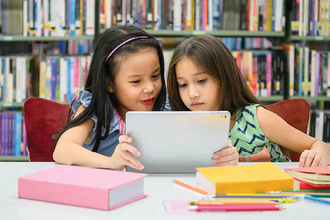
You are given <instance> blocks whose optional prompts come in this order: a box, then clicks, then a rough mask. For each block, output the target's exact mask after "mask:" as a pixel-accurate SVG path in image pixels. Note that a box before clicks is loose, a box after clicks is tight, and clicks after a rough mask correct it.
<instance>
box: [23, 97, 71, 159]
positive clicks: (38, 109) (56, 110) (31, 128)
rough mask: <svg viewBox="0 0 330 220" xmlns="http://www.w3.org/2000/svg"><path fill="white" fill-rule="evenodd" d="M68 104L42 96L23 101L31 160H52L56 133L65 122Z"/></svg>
mask: <svg viewBox="0 0 330 220" xmlns="http://www.w3.org/2000/svg"><path fill="white" fill-rule="evenodd" d="M68 111H69V104H60V103H56V102H53V101H50V100H46V99H42V98H29V99H27V100H26V101H25V103H24V118H25V125H26V134H27V142H28V150H29V160H30V161H31V162H37V161H38V162H50V161H54V160H53V145H54V143H55V139H56V135H57V134H59V133H60V132H61V130H62V128H63V126H65V125H66V124H67V117H68Z"/></svg>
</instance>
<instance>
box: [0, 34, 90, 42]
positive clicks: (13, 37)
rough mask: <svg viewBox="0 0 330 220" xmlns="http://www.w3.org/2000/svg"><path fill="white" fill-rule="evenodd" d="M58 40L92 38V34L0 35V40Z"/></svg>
mask: <svg viewBox="0 0 330 220" xmlns="http://www.w3.org/2000/svg"><path fill="white" fill-rule="evenodd" d="M60 40H67V41H68V40H94V36H92V35H91V36H89V35H84V36H50V37H24V36H22V35H0V41H5V42H7V41H8V42H12V41H60Z"/></svg>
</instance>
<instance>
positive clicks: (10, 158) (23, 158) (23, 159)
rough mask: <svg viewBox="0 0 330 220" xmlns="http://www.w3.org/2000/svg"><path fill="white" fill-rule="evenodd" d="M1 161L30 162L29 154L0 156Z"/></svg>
mask: <svg viewBox="0 0 330 220" xmlns="http://www.w3.org/2000/svg"><path fill="white" fill-rule="evenodd" d="M0 162H29V157H28V156H0Z"/></svg>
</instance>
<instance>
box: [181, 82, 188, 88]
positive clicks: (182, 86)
mask: <svg viewBox="0 0 330 220" xmlns="http://www.w3.org/2000/svg"><path fill="white" fill-rule="evenodd" d="M186 86H187V84H186V83H184V84H181V85H179V87H180V88H184V87H186Z"/></svg>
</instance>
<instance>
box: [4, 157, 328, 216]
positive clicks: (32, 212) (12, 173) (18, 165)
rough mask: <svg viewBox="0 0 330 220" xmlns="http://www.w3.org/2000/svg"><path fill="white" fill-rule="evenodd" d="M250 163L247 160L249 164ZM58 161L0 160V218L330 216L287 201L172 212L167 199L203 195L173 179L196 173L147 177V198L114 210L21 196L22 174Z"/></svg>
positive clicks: (324, 208)
mask: <svg viewBox="0 0 330 220" xmlns="http://www.w3.org/2000/svg"><path fill="white" fill-rule="evenodd" d="M245 164H246V163H245ZM275 164H276V165H277V166H278V167H280V168H282V169H283V168H289V167H297V166H298V163H275ZM55 165H56V164H55V163H40V162H34V163H33V162H26V163H24V162H1V163H0V220H8V219H24V220H27V219H31V220H38V219H47V220H51V219H78V220H84V219H88V220H95V219H111V220H122V219H129V220H135V219H203V220H206V219H207V220H209V219H217V220H227V219H228V220H233V219H240V220H242V219H243V220H248V219H253V220H255V219H261V220H269V219H279V220H283V219H290V220H291V219H295V220H301V219H308V220H314V219H327V220H329V219H330V206H329V205H324V204H318V203H313V202H308V201H299V202H296V203H293V204H284V205H283V206H284V207H285V208H286V209H285V210H282V211H265V212H213V213H212V212H209V213H205V212H204V213H191V214H190V213H189V214H170V213H167V212H166V210H165V207H164V205H163V201H164V200H183V199H186V200H196V199H199V198H200V196H198V195H197V194H194V193H191V192H189V191H186V190H183V189H180V188H179V187H177V186H175V185H174V184H173V182H172V179H174V178H176V179H178V180H181V181H183V182H185V183H188V184H191V185H193V186H195V185H196V183H195V181H196V178H195V175H194V174H173V175H172V174H167V175H165V174H158V175H157V174H154V175H149V176H148V177H147V178H145V192H146V194H147V195H148V196H147V197H146V198H144V199H142V200H139V201H137V202H134V203H131V204H128V205H125V206H122V207H120V208H118V209H114V210H112V211H102V210H96V209H89V208H82V207H76V206H69V205H61V204H56V203H48V202H42V201H34V200H27V199H19V198H18V195H17V180H18V178H19V177H20V176H23V175H26V174H30V173H33V172H36V171H40V170H43V169H46V168H50V167H53V166H55Z"/></svg>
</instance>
